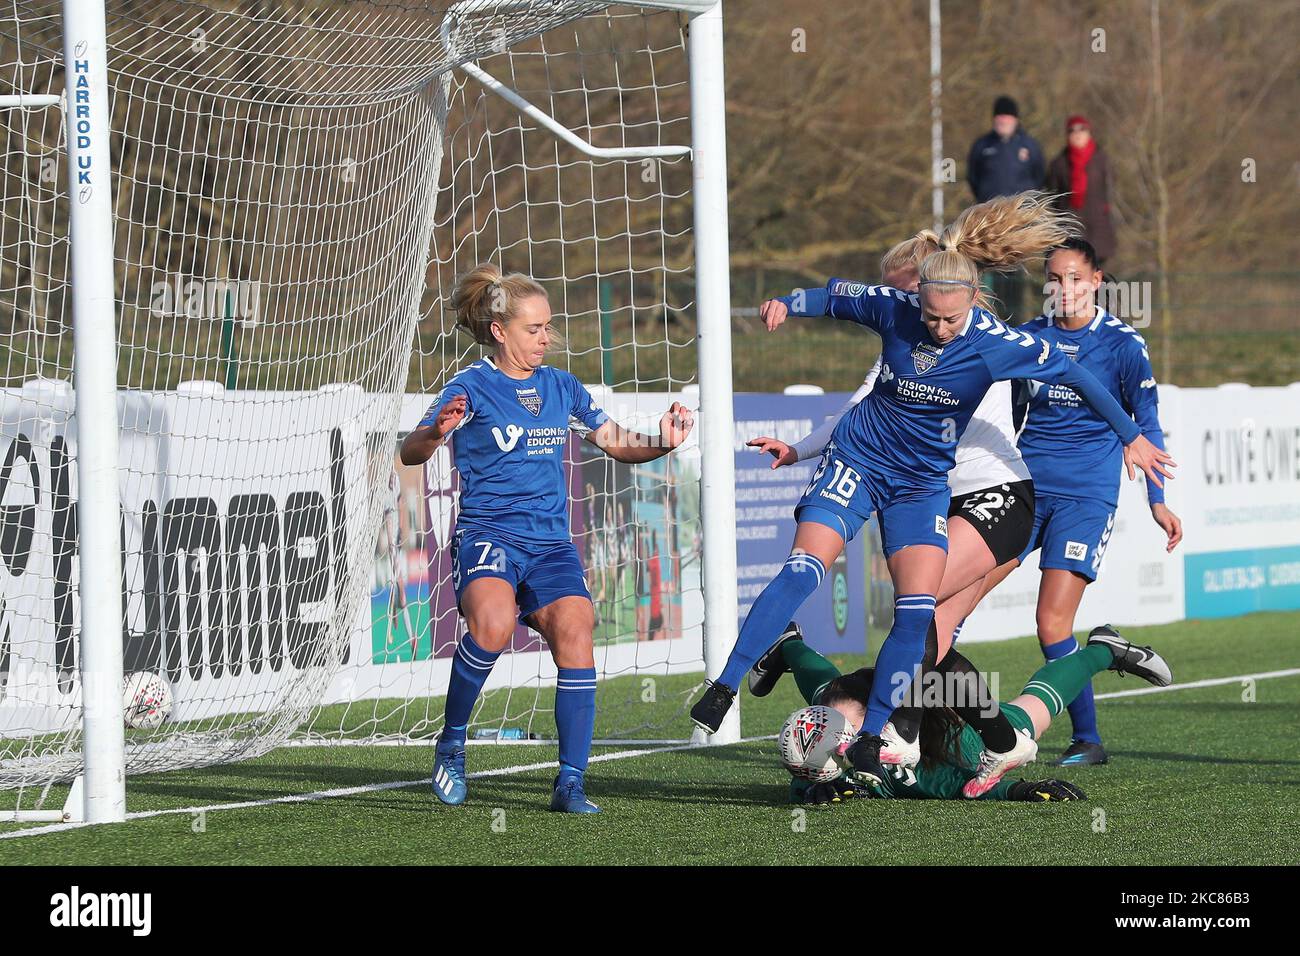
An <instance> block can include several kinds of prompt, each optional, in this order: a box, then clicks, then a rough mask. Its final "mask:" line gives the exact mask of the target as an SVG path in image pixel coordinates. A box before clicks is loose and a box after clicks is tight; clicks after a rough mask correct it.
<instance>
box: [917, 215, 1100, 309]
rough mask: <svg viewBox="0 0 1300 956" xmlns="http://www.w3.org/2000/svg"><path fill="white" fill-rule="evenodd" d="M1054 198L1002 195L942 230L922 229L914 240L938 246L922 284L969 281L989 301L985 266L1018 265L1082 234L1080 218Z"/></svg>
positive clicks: (924, 263) (923, 265)
mask: <svg viewBox="0 0 1300 956" xmlns="http://www.w3.org/2000/svg"><path fill="white" fill-rule="evenodd" d="M1051 200H1052V196H1051V194H1050V193H1045V192H1038V191H1031V192H1024V193H1018V194H1016V195H1014V196H999V197H998V198H996V199H990V200H989V201H988V202H982V203H979V204H978V205H975V206H970V207H968V208H967V209H965V210H963V211H962V213H961V215H959V216H958V217H957V218H956V219H955V220H954V221H953V223H952V225H950V226H947V227H946V228H945V229H944V230H943V232H942V233H940V234H937V235H936V234H935V233H934V231H933V230H930V229H926V230H923V231H921V232H919V233H917V234H916V238H915V240H913V241H915V242H919V241H922V240H923V241H925V242H933V243H934V245H935V246H936V251H935V252H932V253H931V254H930V255H928V256H926V257H925V259H924V260H923V261H922V262H921V265H920V269H919V271H920V275H921V285H922V286H924V285H926V284H927V283H930V284H935V285H949V286H965V287H967V288H969V289H970V290H971V291H972V293H973V294H974V295H975V297H976V304H977V305H981V306H982V307H986V306H985V302H986V301H987V299H986V297H985V296H984V294H983V292H982V290H981V289H980V270H981V269H995V270H999V271H1002V270H1009V269H1013V268H1015V267H1016V266H1018V265H1020V264H1021V263H1023V262H1026V261H1029V260H1031V259H1035V258H1039V257H1041V256H1042V255H1043V254H1044V253H1045V252H1047V251H1049V250H1050V249H1053V248H1055V247H1056V246H1058V245H1060V244H1061V243H1062V242H1064V241H1065V240H1066V239H1068V238H1070V237H1071V236H1074V235H1078V233H1079V221H1078V220H1077V219H1076V218H1075V217H1074V216H1072V215H1070V214H1069V213H1066V212H1062V211H1061V210H1060V209H1058V208H1057V207H1056V206H1054V205H1053V204H1052V201H1051Z"/></svg>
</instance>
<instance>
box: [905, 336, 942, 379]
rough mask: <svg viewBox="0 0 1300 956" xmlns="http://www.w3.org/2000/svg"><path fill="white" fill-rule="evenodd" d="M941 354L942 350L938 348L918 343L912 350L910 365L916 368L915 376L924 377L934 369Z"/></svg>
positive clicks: (925, 343)
mask: <svg viewBox="0 0 1300 956" xmlns="http://www.w3.org/2000/svg"><path fill="white" fill-rule="evenodd" d="M942 354H943V349H941V348H939V347H938V346H935V345H930V344H929V343H928V342H920V343H918V344H917V346H916V348H914V349H912V363H913V364H914V365H915V366H916V374H917V375H924V374H925V373H926V372H928V371H930V369H932V368H934V366H935V363H937V362H938V361H939V356H940V355H942Z"/></svg>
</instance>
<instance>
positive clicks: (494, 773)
mask: <svg viewBox="0 0 1300 956" xmlns="http://www.w3.org/2000/svg"><path fill="white" fill-rule="evenodd" d="M1296 675H1300V667H1292V668H1289V669H1287V670H1281V671H1265V672H1263V673H1260V674H1238V675H1237V676H1236V677H1214V678H1209V679H1207V680H1198V681H1188V682H1187V683H1185V684H1170V685H1169V686H1168V687H1139V688H1136V689H1134V690H1120V691H1114V692H1112V693H1109V694H1097V695H1096V698H1095V699H1096V700H1114V699H1115V698H1117V697H1138V696H1140V695H1143V694H1161V693H1164V692H1165V691H1171V690H1190V689H1193V688H1196V687H1218V686H1221V685H1224V684H1238V683H1240V682H1241V681H1244V680H1269V679H1270V678H1274V677H1294V676H1296ZM775 739H776V735H775V734H767V735H764V736H761V737H742V738H741V739H740V740H738V741H737V743H742V744H748V743H754V742H756V741H761V740H775ZM711 746H715V745H712V744H677V745H674V746H671V747H655V748H652V749H649V750H619V751H615V752H614V753H609V754H599V755H597V756H595V757H592V758H591V760H590V763H603V762H605V761H608V760H625V759H627V758H629V757H644V756H645V755H646V754H662V753H671V752H672V751H676V750H697V749H699V750H703V749H708V748H709V747H711ZM718 746H730V745H728V744H722V745H718ZM558 766H559V762H558V761H555V760H551V761H546V762H542V763H529V764H520V765H518V766H515V767H498V768H496V769H495V770H479V771H476V772H474V773H470V774H466V775H465V776H466V779H468V780H479V779H483V778H486V777H503V776H505V775H507V774H512V773H527V772H529V771H532V770H546V769H548V768H550V767H558ZM428 783H429V779H428V778H427V777H422V778H420V779H419V780H394V781H390V782H388V783H371V784H366V785H365V786H364V787H339V788H337V789H334V790H316V791H313V792H312V793H294V794H289V795H287V796H283V797H270V798H268V799H266V800H247V801H244V802H242V803H218V804H210V805H207V806H196V807H173V808H171V809H167V810H140V811H138V812H136V813H128V814H127V815H126V818H127V820H144V819H147V818H149V817H163V816H175V815H178V814H182V813H191V814H192V813H215V812H217V811H218V810H248V809H256V808H257V807H269V806H274V805H276V804H286V803H312V802H315V801H318V800H331V799H334V798H336V797H352V796H357V795H359V794H363V793H381V792H383V791H385V790H404V789H406V788H408V787H423V786H427V785H428ZM91 825H92V824H90V823H86V822H82V821H78V822H72V823H50V824H45V825H42V826H34V827H27V828H25V829H22V830H12V831H10V832H8V833H0V840H12V839H17V838H19V837H26V836H39V835H41V834H44V833H60V832H63V831H65V830H79V829H81V828H82V827H88V826H91Z"/></svg>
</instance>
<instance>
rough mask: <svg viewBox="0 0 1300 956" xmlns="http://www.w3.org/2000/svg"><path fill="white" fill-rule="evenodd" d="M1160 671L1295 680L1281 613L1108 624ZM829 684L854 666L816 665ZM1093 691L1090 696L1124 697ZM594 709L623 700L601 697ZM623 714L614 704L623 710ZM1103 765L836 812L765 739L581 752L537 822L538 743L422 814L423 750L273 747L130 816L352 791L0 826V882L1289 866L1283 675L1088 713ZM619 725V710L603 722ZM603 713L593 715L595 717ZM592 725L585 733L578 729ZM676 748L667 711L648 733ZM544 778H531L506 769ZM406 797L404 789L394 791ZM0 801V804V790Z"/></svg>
mask: <svg viewBox="0 0 1300 956" xmlns="http://www.w3.org/2000/svg"><path fill="white" fill-rule="evenodd" d="M1124 633H1125V635H1126V636H1127V637H1129V638H1130V639H1132V640H1135V641H1137V642H1140V643H1150V644H1152V645H1154V646H1155V647H1156V648H1157V649H1158V650H1160V651H1161V652H1162V653H1163V654H1164V655H1165V656H1166V658H1167V659H1168V660H1169V662H1170V664H1171V665H1172V667H1173V671H1174V680H1175V683H1176V684H1182V683H1188V682H1194V681H1202V680H1209V679H1214V678H1227V677H1236V676H1238V675H1247V674H1257V673H1263V672H1269V671H1277V670H1283V669H1289V668H1297V667H1300V613H1269V614H1255V615H1251V616H1248V617H1242V618H1231V619H1222V620H1213V621H1187V622H1180V623H1177V624H1170V625H1165V626H1160V627H1146V628H1132V629H1124ZM963 649H964V651H965V652H966V653H967V655H968V656H969V657H970V658H971V659H972V660H973V661H974V662H975V663H976V665H977V666H978V667H980V669H981V670H985V671H991V672H995V673H996V674H997V675H998V679H999V681H1000V696H1001V697H1002V698H1003V699H1009V698H1011V697H1014V696H1016V694H1017V693H1018V692H1019V688H1020V686H1021V684H1022V683H1023V682H1024V680H1025V679H1026V678H1028V676H1029V675H1030V674H1031V673H1032V672H1033V671H1034V670H1035V669H1036V668H1037V667H1038V666H1039V665H1040V663H1041V660H1042V658H1041V656H1040V654H1039V652H1038V648H1037V646H1036V644H1035V642H1034V641H1033V640H1032V639H1031V638H1021V639H1017V640H1014V641H1004V642H999V643H992V644H968V645H966V646H965V647H964V648H963ZM836 663H837V664H839V665H840V666H841V668H843V669H850V668H853V667H857V666H861V663H863V661H862V659H860V658H853V657H846V658H842V659H841V658H837V659H836ZM659 680H660V682H661V691H660V695H659V696H660V697H661V698H668V699H673V700H685V699H686V695H687V692H688V691H689V689H690V688H691V687H693V686H694V685H696V684H697V683H698V682H699V675H682V676H679V677H672V678H660V679H659ZM1145 686H1147V685H1145V684H1142V683H1141V682H1140V681H1137V680H1135V679H1133V678H1120V677H1118V676H1117V675H1115V674H1111V673H1106V674H1102V675H1099V676H1098V677H1097V678H1096V680H1095V682H1094V687H1095V689H1096V691H1097V693H1098V694H1099V695H1104V694H1106V693H1109V692H1115V691H1124V690H1132V689H1136V688H1139V687H1145ZM602 696H603V697H609V699H614V697H617V699H618V700H620V701H627V700H629V699H633V700H635V699H636V697H635V695H629V694H628V693H627V692H626V689H624V691H622V692H620V691H618V690H617V689H615V688H611V689H609V690H607V691H606V690H602ZM799 704H800V701H799V700H798V698H797V695H796V691H795V688H794V685H793V682H792V681H790V680H789V679H788V678H787V679H786V680H784V681H782V683H781V685H779V686H778V688H777V690H776V691H775V692H774V693H773V694H772V696H771V697H768V698H766V699H763V700H755V699H753V698H751V697H749V696H748V695H747V694H746V695H744V696H743V698H742V708H743V709H742V714H743V730H744V733H745V735H746V736H760V735H770V734H774V733H775V732H776V731H777V730H778V729H779V727H780V724H781V722H782V720H783V719H784V718H785V717H786V716H787V715H788V714H789V713H790V712H791V711H793V710H794V709H795V708H796V707H797V706H798V705H799ZM623 706H635V705H634V704H632V705H629V704H626V703H624V704H623ZM1098 714H1099V718H1100V724H1101V728H1102V734H1103V738H1104V739H1105V742H1106V745H1107V748H1108V749H1109V751H1110V754H1111V763H1110V765H1108V766H1104V767H1091V768H1073V769H1066V770H1061V769H1055V768H1050V767H1048V766H1047V765H1046V760H1048V759H1051V757H1052V756H1053V755H1055V754H1056V753H1058V752H1059V751H1060V750H1061V749H1062V748H1064V746H1065V745H1066V744H1067V743H1068V735H1069V734H1068V720H1067V719H1065V718H1064V717H1063V718H1062V719H1061V720H1060V721H1058V723H1057V724H1056V725H1054V726H1053V727H1052V729H1051V730H1050V731H1049V732H1048V734H1047V735H1046V737H1045V738H1044V740H1043V741H1042V744H1041V751H1040V753H1041V755H1042V761H1043V762H1040V763H1038V764H1035V765H1033V766H1031V767H1028V768H1025V770H1026V773H1025V774H1024V775H1026V776H1028V778H1030V779H1041V778H1043V777H1047V776H1060V777H1064V778H1067V779H1070V780H1072V781H1074V782H1075V783H1077V784H1078V785H1079V786H1081V787H1082V788H1083V789H1084V790H1085V791H1086V792H1087V794H1088V796H1089V798H1090V799H1089V800H1088V802H1086V803H1077V804H1074V803H1072V804H1061V805H1033V804H1012V803H994V802H983V801H982V802H977V803H963V802H957V801H952V802H947V801H942V802H941V801H903V800H891V801H886V800H856V801H851V802H848V803H845V804H841V805H838V806H834V807H830V808H807V809H806V810H802V809H797V808H794V807H791V806H790V805H789V804H788V803H787V802H786V799H787V792H788V790H787V786H788V778H787V776H786V774H785V772H784V771H783V770H782V769H781V768H780V766H779V765H778V763H777V760H776V756H775V751H776V746H775V743H774V742H773V741H771V740H758V741H753V742H749V743H742V744H737V745H732V746H726V747H700V748H685V749H674V750H663V749H656V748H654V747H650V746H632V745H629V746H625V747H598V748H597V749H596V754H597V755H612V754H626V753H628V752H635V755H634V756H630V757H623V756H619V757H617V758H616V759H608V760H603V761H599V762H596V763H594V764H593V766H592V767H591V769H590V771H589V773H588V779H589V784H588V789H589V794H590V796H591V797H592V798H593V799H594V800H596V801H597V802H598V803H600V804H601V806H602V807H603V808H604V811H605V812H604V813H603V814H601V815H599V816H589V817H577V816H567V815H561V814H553V813H549V812H547V810H546V801H547V797H548V795H549V784H550V781H551V778H552V776H553V773H554V765H553V761H554V760H555V756H556V754H555V749H554V747H553V746H551V745H536V746H510V745H499V746H472V747H471V748H470V750H469V770H470V772H471V773H474V772H482V771H489V770H508V771H509V772H505V773H501V774H499V775H493V776H488V777H483V778H479V779H472V780H471V781H470V798H469V802H468V803H467V804H466V805H465V806H462V807H458V808H450V807H443V806H441V805H440V804H439V803H438V802H437V801H436V800H435V799H434V798H433V796H432V794H431V792H430V790H429V787H428V784H427V778H428V773H429V765H430V760H431V758H432V750H431V749H430V748H429V747H414V746H407V747H302V748H285V749H282V750H278V751H276V752H274V753H272V754H269V755H267V756H265V757H262V758H260V759H257V760H250V761H247V762H244V763H240V764H235V765H230V766H224V767H213V768H208V769H205V770H192V771H177V772H173V773H166V774H153V775H145V776H140V777H135V778H133V779H131V780H130V782H129V786H128V797H127V800H128V810H129V811H130V812H131V813H132V814H139V813H141V812H147V811H159V810H162V811H166V810H173V811H174V810H176V809H178V808H200V807H216V806H218V805H221V804H231V803H244V802H248V801H258V800H275V799H276V798H282V797H285V796H289V795H295V794H308V793H315V792H319V791H330V790H345V791H346V790H348V789H349V788H372V787H375V786H376V785H383V784H393V785H394V786H390V787H388V788H386V789H378V790H375V789H361V791H360V792H353V793H344V794H342V795H336V796H331V797H328V798H325V799H314V800H310V801H305V802H289V803H286V802H277V803H271V804H269V805H262V806H254V807H245V808H236V809H210V810H208V811H207V812H205V813H203V814H201V815H200V814H199V813H198V812H197V811H196V810H194V809H186V810H185V812H180V813H176V812H172V813H163V814H161V815H156V816H145V817H134V818H132V819H128V821H127V822H126V823H123V824H116V825H111V826H101V827H81V828H72V829H64V830H51V829H49V828H48V826H47V827H41V826H39V825H37V826H33V825H30V824H28V825H12V824H5V825H0V834H9V833H14V832H16V831H18V830H20V829H27V830H31V831H33V832H31V833H29V835H26V836H23V837H20V838H17V839H0V866H8V865H14V864H24V863H79V864H130V863H149V864H223V863H231V864H314V865H319V864H394V863H397V864H402V863H410V864H448V863H510V864H519V863H547V864H580V863H617V864H641V863H648V864H665V863H666V864H690V863H740V864H744V863H749V864H771V863H776V864H790V863H798V864H809V863H819V862H834V863H840V864H863V863H868V864H895V863H921V864H926V863H938V864H964V863H970V864H1009V865H1011V864H1174V865H1177V864H1295V863H1297V862H1300V838H1297V836H1296V827H1295V821H1296V819H1298V818H1300V746H1298V745H1297V740H1298V739H1300V734H1298V731H1300V675H1292V676H1286V677H1278V678H1271V679H1261V680H1258V681H1255V682H1253V683H1252V684H1249V685H1248V684H1246V683H1243V682H1242V681H1240V680H1234V681H1232V682H1231V683H1227V684H1220V685H1217V686H1208V687H1196V688H1187V689H1174V690H1170V691H1167V692H1161V693H1156V694H1150V695H1145V696H1136V697H1124V698H1118V699H1109V700H1102V701H1100V702H1099V703H1098ZM621 716H622V718H623V719H624V721H626V715H621ZM609 719H612V718H609ZM602 732H608V727H606V728H604V729H602V728H601V727H600V726H598V727H597V735H598V736H599V735H600V734H601V733H602ZM686 734H687V724H686V719H685V716H684V714H681V713H678V714H677V715H676V716H675V717H674V723H673V725H672V726H670V727H669V728H668V733H667V736H682V737H685V736H686ZM543 763H545V764H550V765H549V766H546V767H539V768H536V769H515V770H510V769H509V768H518V767H522V766H527V765H535V764H543ZM405 782H413V783H412V784H411V785H402V784H403V783H405ZM0 796H3V795H0Z"/></svg>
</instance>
